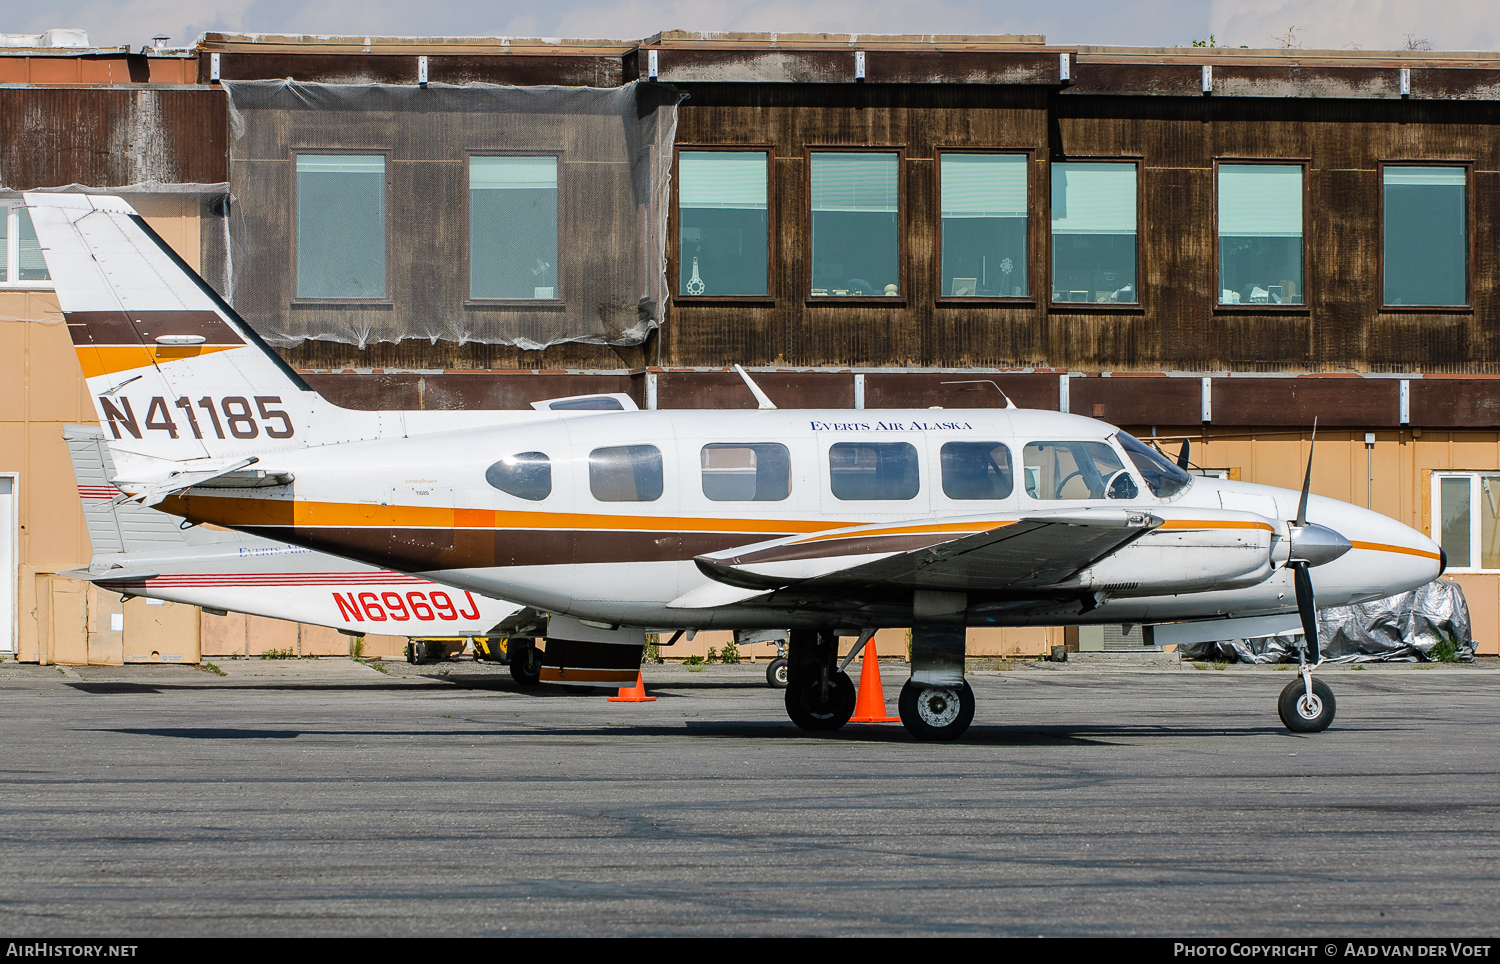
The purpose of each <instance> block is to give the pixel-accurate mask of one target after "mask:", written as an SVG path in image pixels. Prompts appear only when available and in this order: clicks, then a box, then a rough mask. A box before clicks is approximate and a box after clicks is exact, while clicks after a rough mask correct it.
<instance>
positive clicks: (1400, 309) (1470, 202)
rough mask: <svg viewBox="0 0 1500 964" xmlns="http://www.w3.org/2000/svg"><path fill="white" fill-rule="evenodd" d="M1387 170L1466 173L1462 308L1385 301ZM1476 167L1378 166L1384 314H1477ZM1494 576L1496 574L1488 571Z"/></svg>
mask: <svg viewBox="0 0 1500 964" xmlns="http://www.w3.org/2000/svg"><path fill="white" fill-rule="evenodd" d="M1387 167H1461V168H1463V169H1464V235H1465V237H1464V298H1465V300H1466V303H1465V304H1462V305H1391V304H1386V300H1385V169H1386V168H1387ZM1474 167H1475V163H1474V161H1473V159H1469V160H1459V159H1456V158H1455V159H1452V160H1443V159H1441V158H1422V159H1420V160H1402V159H1400V158H1386V159H1382V160H1379V161H1376V162H1375V190H1376V192H1377V196H1376V199H1375V217H1376V233H1377V234H1378V236H1379V238H1380V256H1379V262H1378V265H1377V269H1376V270H1377V271H1379V277H1378V278H1377V280H1378V281H1379V282H1380V311H1381V312H1382V313H1384V312H1391V313H1393V314H1417V315H1423V314H1426V315H1457V314H1466V315H1472V314H1473V313H1474V255H1475V249H1474V217H1475V214H1476V213H1477V212H1476V208H1475V204H1474ZM1484 571H1486V572H1493V571H1496V570H1484Z"/></svg>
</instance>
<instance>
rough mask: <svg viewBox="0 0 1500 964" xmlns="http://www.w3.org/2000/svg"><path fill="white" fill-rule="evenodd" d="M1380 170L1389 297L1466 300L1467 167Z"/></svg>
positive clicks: (1417, 301)
mask: <svg viewBox="0 0 1500 964" xmlns="http://www.w3.org/2000/svg"><path fill="white" fill-rule="evenodd" d="M1382 174H1383V180H1384V182H1385V184H1384V189H1385V232H1384V240H1385V257H1384V262H1385V303H1386V304H1387V305H1393V306H1394V305H1466V304H1468V303H1469V265H1468V261H1469V229H1468V213H1469V202H1468V184H1467V180H1468V171H1467V170H1465V169H1464V168H1462V167H1394V166H1393V167H1387V168H1385V169H1384V171H1383V172H1382ZM1450 555H1451V553H1450Z"/></svg>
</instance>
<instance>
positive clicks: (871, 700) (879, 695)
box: [849, 637, 901, 723]
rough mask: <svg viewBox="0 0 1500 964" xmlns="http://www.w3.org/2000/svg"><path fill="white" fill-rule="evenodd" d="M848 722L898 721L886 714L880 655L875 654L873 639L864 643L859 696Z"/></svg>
mask: <svg viewBox="0 0 1500 964" xmlns="http://www.w3.org/2000/svg"><path fill="white" fill-rule="evenodd" d="M849 722H850V723H900V722H901V717H899V716H887V715H886V712H885V691H884V690H882V689H881V687H880V657H878V656H876V655H875V639H874V637H871V638H870V641H869V642H868V643H865V656H864V666H862V667H860V671H859V698H858V700H857V702H855V704H854V715H853V716H851V717H850V718H849Z"/></svg>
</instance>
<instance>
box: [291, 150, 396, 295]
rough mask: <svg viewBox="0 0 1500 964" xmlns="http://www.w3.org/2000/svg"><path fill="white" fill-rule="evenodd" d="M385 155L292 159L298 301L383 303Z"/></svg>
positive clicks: (341, 155) (339, 155)
mask: <svg viewBox="0 0 1500 964" xmlns="http://www.w3.org/2000/svg"><path fill="white" fill-rule="evenodd" d="M385 241H386V231H385V156H384V155H382V154H368V155H361V154H298V155H297V297H298V298H314V299H353V300H384V299H385V298H386V284H385Z"/></svg>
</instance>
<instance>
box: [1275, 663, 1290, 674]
mask: <svg viewBox="0 0 1500 964" xmlns="http://www.w3.org/2000/svg"><path fill="white" fill-rule="evenodd" d="M1291 668H1292V664H1291V663H1277V664H1276V672H1278V673H1281V672H1285V671H1287V670H1290V669H1291Z"/></svg>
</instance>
